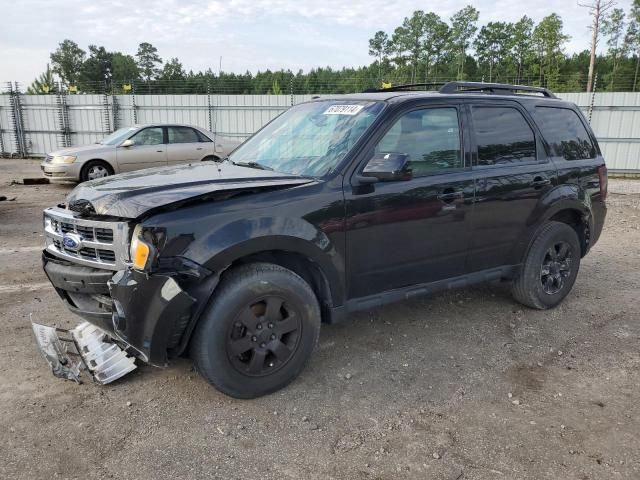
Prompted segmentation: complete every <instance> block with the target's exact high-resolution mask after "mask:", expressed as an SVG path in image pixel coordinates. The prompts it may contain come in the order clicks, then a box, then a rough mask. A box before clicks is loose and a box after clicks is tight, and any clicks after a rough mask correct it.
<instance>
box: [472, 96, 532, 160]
mask: <svg viewBox="0 0 640 480" xmlns="http://www.w3.org/2000/svg"><path fill="white" fill-rule="evenodd" d="M471 112H472V116H473V127H474V130H475V132H476V142H477V144H478V165H497V164H504V163H515V162H531V161H535V160H536V140H535V137H534V135H533V130H531V127H530V126H529V124H528V123H527V122H526V120H525V119H524V117H523V116H522V114H521V113H520V112H519V111H518V110H516V109H515V108H510V107H473V108H472V110H471Z"/></svg>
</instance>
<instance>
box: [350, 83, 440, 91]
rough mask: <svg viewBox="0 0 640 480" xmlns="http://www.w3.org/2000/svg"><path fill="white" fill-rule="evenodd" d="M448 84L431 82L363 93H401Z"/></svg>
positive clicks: (371, 89)
mask: <svg viewBox="0 0 640 480" xmlns="http://www.w3.org/2000/svg"><path fill="white" fill-rule="evenodd" d="M445 83H446V82H431V83H406V84H404V85H393V86H392V87H387V88H369V89H367V90H364V91H363V92H362V93H376V92H401V91H403V90H411V89H414V88H416V87H438V86H440V85H444V84H445Z"/></svg>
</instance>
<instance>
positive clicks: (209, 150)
mask: <svg viewBox="0 0 640 480" xmlns="http://www.w3.org/2000/svg"><path fill="white" fill-rule="evenodd" d="M167 138H168V144H167V161H168V163H169V165H180V164H184V163H193V162H199V161H200V160H202V159H203V158H204V157H206V156H207V155H211V154H213V142H211V141H208V142H207V141H205V138H206V137H204V135H202V134H200V133H199V132H198V131H196V130H195V129H194V128H191V127H177V126H176V127H167ZM207 140H208V139H207Z"/></svg>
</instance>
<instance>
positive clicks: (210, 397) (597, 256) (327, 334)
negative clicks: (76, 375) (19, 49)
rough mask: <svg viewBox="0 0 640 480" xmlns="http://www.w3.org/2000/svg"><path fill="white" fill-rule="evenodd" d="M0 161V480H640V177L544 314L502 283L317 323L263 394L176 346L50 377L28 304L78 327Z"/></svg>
mask: <svg viewBox="0 0 640 480" xmlns="http://www.w3.org/2000/svg"><path fill="white" fill-rule="evenodd" d="M38 175H39V170H38V162H34V161H24V160H22V161H18V160H0V195H6V196H7V197H9V198H12V197H15V200H13V201H3V202H0V238H1V240H2V243H1V244H0V355H1V358H2V363H3V364H4V366H5V368H3V369H2V370H1V371H0V478H6V479H9V478H11V479H14V478H21V479H41V478H42V479H44V478H47V479H48V478H78V479H95V478H119V479H160V478H184V479H200V478H223V479H227V478H234V479H235V478H278V479H282V478H292V479H299V478H305V479H307V478H309V479H316V478H317V479H320V478H322V479H324V478H345V479H356V478H362V479H368V478H372V479H373V478H376V479H383V478H384V479H386V478H420V479H451V480H456V479H501V478H504V479H542V478H548V479H554V480H555V479H581V480H583V479H609V478H612V479H618V478H629V479H638V478H640V453H639V452H640V348H639V347H640V318H639V317H640V305H639V303H638V296H639V293H640V273H639V272H640V182H639V181H631V180H617V181H616V180H611V182H610V192H611V193H610V200H609V217H608V219H607V225H606V228H605V232H604V234H603V237H602V239H601V240H600V242H599V243H598V244H597V245H596V247H595V248H594V249H593V251H592V252H591V254H590V255H589V256H588V257H587V258H586V259H585V260H584V261H583V263H582V267H581V272H580V275H579V276H578V281H577V283H576V286H575V288H574V291H573V293H572V294H571V295H570V296H569V298H568V299H567V300H566V301H565V302H564V304H563V305H561V306H560V307H559V308H557V309H555V310H552V311H548V312H539V311H533V310H529V309H527V308H524V307H522V306H520V305H519V304H517V303H515V302H514V301H513V300H512V299H511V297H510V295H509V288H508V286H507V285H499V284H496V285H486V286H481V287H477V288H471V289H466V290H461V291H458V292H451V293H448V294H444V295H440V296H437V297H433V298H426V299H416V300H414V301H410V302H406V303H403V304H399V305H393V306H389V307H387V308H382V309H379V310H376V311H373V312H370V313H363V314H360V315H355V316H354V317H353V318H352V319H351V320H350V321H349V322H347V323H345V324H341V325H337V326H324V327H323V330H322V334H321V338H320V345H319V347H318V349H317V351H316V352H315V355H314V357H313V359H312V361H311V364H310V366H309V367H308V368H307V369H306V370H305V371H304V372H303V374H302V376H301V377H300V378H299V379H298V380H297V381H295V382H294V383H293V384H292V385H291V386H290V387H288V388H286V389H285V390H284V391H281V392H278V393H276V394H274V395H271V396H269V397H266V398H260V399H257V400H252V401H238V400H233V399H231V398H229V397H226V396H224V395H222V394H220V393H218V392H217V391H216V390H214V389H213V388H211V387H209V386H208V385H207V384H206V383H205V382H204V381H203V380H202V379H200V378H199V377H198V376H197V375H196V374H195V373H194V372H193V371H192V369H191V365H190V363H189V361H188V359H180V360H179V361H177V362H176V363H175V364H174V365H173V366H171V367H170V368H167V369H163V370H161V369H155V368H152V367H146V366H143V367H142V368H140V369H139V370H137V371H136V372H134V373H133V374H131V375H129V376H128V377H126V378H124V379H122V380H121V381H118V382H116V383H115V384H112V385H109V386H106V387H105V386H99V385H96V384H92V383H90V382H89V383H85V384H82V385H76V384H74V383H72V382H68V381H63V380H59V379H56V378H54V377H52V376H51V375H50V373H49V372H48V370H47V367H46V364H45V362H44V360H43V359H42V358H40V356H39V354H38V353H37V351H36V349H35V346H34V342H33V339H32V335H31V329H30V324H29V315H30V314H33V318H34V320H37V321H39V322H42V323H45V324H57V325H60V326H65V327H71V326H73V325H75V324H76V322H77V319H76V318H74V317H73V316H72V314H70V313H68V312H67V311H66V309H65V308H64V307H63V305H62V302H61V301H59V299H58V298H57V296H56V294H55V293H54V291H53V290H52V288H50V287H49V286H48V284H47V281H46V278H45V277H44V275H43V273H42V272H41V268H40V253H39V250H40V248H41V244H42V235H41V210H42V208H44V207H45V206H48V205H52V204H55V203H57V202H59V201H62V200H63V198H64V196H65V195H66V193H67V192H68V191H69V190H70V187H69V186H61V185H43V186H23V185H10V182H11V180H12V179H21V178H23V177H25V176H38Z"/></svg>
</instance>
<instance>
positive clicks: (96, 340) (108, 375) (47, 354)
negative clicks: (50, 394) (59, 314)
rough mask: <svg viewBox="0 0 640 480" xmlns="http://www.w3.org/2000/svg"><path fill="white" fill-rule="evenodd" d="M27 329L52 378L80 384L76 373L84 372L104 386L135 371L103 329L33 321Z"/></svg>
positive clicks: (131, 363) (127, 357)
mask: <svg viewBox="0 0 640 480" xmlns="http://www.w3.org/2000/svg"><path fill="white" fill-rule="evenodd" d="M31 327H32V328H33V333H34V335H35V337H36V344H37V345H38V349H39V350H40V353H42V356H43V357H44V358H45V360H46V361H47V363H48V364H49V366H50V367H51V372H52V373H53V374H54V375H55V376H56V377H60V378H65V379H67V380H74V381H76V382H78V383H82V381H81V380H80V372H81V371H82V370H85V369H86V370H88V371H89V373H90V374H91V375H92V377H93V379H94V380H95V381H96V382H98V383H100V384H102V385H105V384H107V383H111V382H113V381H114V380H117V379H119V378H121V377H123V376H124V375H126V374H127V373H129V372H131V371H133V370H135V369H136V364H135V358H133V357H131V356H129V355H127V353H126V352H125V351H124V350H123V349H121V348H120V347H119V346H118V345H116V344H115V343H113V342H112V341H111V339H110V337H109V335H107V333H106V332H105V331H104V330H102V329H100V328H98V327H96V326H95V325H92V324H90V323H89V322H83V323H81V324H80V325H78V326H77V327H76V328H74V329H72V330H65V329H61V328H54V327H47V326H45V325H40V324H39V323H35V322H33V321H32V322H31ZM59 334H63V336H60V335H59Z"/></svg>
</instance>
